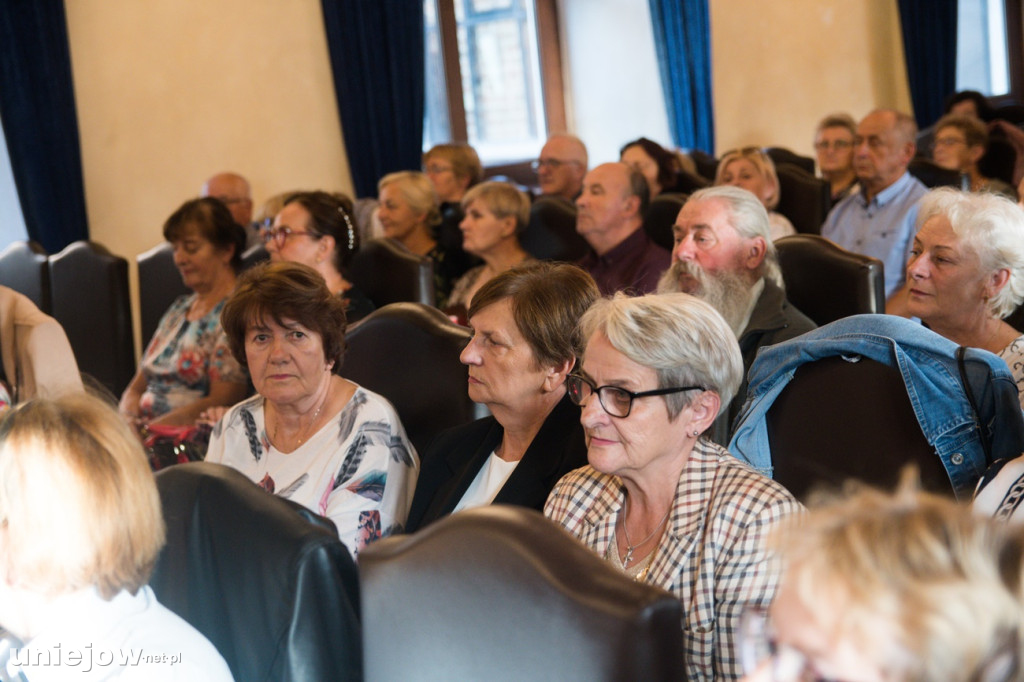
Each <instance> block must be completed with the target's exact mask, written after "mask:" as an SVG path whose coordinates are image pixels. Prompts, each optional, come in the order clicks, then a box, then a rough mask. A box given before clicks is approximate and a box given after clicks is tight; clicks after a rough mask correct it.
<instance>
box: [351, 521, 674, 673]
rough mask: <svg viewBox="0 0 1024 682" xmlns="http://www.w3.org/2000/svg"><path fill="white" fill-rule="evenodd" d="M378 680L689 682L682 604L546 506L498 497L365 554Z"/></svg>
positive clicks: (369, 632)
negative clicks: (609, 557)
mask: <svg viewBox="0 0 1024 682" xmlns="http://www.w3.org/2000/svg"><path fill="white" fill-rule="evenodd" d="M359 574H360V581H361V585H362V598H363V626H364V627H363V629H364V632H365V637H364V640H363V654H364V655H363V657H364V660H365V661H366V680H367V682H384V681H387V682H391V681H392V680H403V681H405V682H427V681H434V680H437V681H439V682H440V681H441V680H445V681H447V680H490V681H492V682H501V681H503V680H509V681H512V680H515V681H517V682H518V681H519V680H588V681H593V682H597V681H601V680H651V681H657V680H681V679H684V675H683V660H682V658H683V653H682V633H681V631H680V616H681V605H680V603H679V601H678V599H676V598H675V597H674V596H673V595H671V594H669V593H667V592H664V591H662V590H660V589H658V588H655V587H652V586H650V585H646V584H643V583H638V582H634V581H633V580H630V579H629V578H627V577H626V576H625V575H623V574H621V573H620V572H618V571H617V570H616V569H614V568H613V567H612V566H611V565H610V564H608V563H607V562H606V561H603V560H602V559H601V558H599V557H598V556H597V555H595V554H593V553H592V552H591V551H590V550H589V549H587V548H586V547H584V546H583V545H581V544H580V543H579V542H578V541H577V540H576V539H575V538H573V537H572V536H570V535H569V534H568V533H566V532H565V531H564V530H562V529H561V528H560V527H558V526H557V525H555V524H554V523H552V522H551V521H549V520H548V519H545V518H544V517H543V516H542V515H541V514H540V513H539V512H537V511H534V510H532V509H525V508H522V507H510V506H503V505H489V506H486V507H478V508H474V509H469V510H466V511H463V512H460V513H458V514H454V515H452V516H449V517H447V518H445V519H442V520H440V521H438V522H437V523H434V524H432V525H430V526H428V527H427V528H425V529H423V530H421V531H420V532H418V533H416V534H414V535H407V536H392V537H390V538H385V539H383V540H381V541H378V542H377V543H375V544H373V545H370V546H369V547H367V548H366V549H365V550H363V552H361V553H360V555H359Z"/></svg>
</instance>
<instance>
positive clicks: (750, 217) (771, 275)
mask: <svg viewBox="0 0 1024 682" xmlns="http://www.w3.org/2000/svg"><path fill="white" fill-rule="evenodd" d="M712 199H716V200H718V201H720V202H722V204H723V205H724V206H725V208H726V210H727V211H729V224H730V225H732V227H733V229H734V230H736V232H738V233H739V235H740V236H741V237H743V238H744V239H753V238H754V237H761V238H762V239H764V243H765V252H764V261H763V262H762V263H761V269H760V272H758V274H759V275H760V276H762V277H766V278H768V279H770V280H771V281H772V282H774V283H775V284H776V285H778V287H779V288H780V289H782V290H783V291H785V289H786V286H785V284H784V283H783V281H782V271H781V270H780V269H779V256H778V253H776V251H775V244H774V243H772V227H771V223H770V222H769V221H768V210H767V209H765V207H764V204H762V203H761V200H760V199H758V198H757V197H756V196H754V194H753V193H752V192H748V191H747V190H745V189H743V188H741V187H734V186H732V185H718V186H716V187H705V188H704V189H700V190H697V191H696V192H694V193H693V194H691V195H690V198H689V199H687V201H686V203H688V204H689V203H691V202H695V201H709V200H712Z"/></svg>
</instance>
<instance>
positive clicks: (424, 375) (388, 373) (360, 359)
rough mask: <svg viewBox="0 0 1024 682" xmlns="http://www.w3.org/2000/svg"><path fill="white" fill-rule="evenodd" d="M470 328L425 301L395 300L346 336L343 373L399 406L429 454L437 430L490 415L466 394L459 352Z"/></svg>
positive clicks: (410, 430) (419, 445)
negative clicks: (397, 301) (456, 322)
mask: <svg viewBox="0 0 1024 682" xmlns="http://www.w3.org/2000/svg"><path fill="white" fill-rule="evenodd" d="M469 338H470V332H469V330H468V329H466V328H465V327H460V326H459V325H456V324H454V323H452V322H451V321H450V320H449V319H448V317H447V316H446V315H445V314H444V313H442V312H441V311H439V310H437V309H436V308H433V307H431V306H428V305H425V304H422V303H393V304H391V305H388V306H385V307H384V308H379V309H377V310H375V311H374V312H372V313H371V314H370V315H368V316H366V317H364V318H363V319H362V320H360V322H359V323H358V324H357V325H355V326H354V327H353V328H352V330H351V331H350V332H349V334H348V335H347V337H346V341H347V342H348V350H347V351H346V352H345V363H344V366H343V368H342V374H343V375H344V376H345V377H346V378H348V379H351V380H352V381H354V382H356V383H357V384H360V385H361V386H363V387H365V388H368V389H370V390H371V391H375V392H377V393H380V394H381V395H383V396H384V397H385V398H387V399H388V400H389V401H391V404H393V405H394V406H395V410H397V412H398V416H399V417H400V418H401V420H402V425H403V426H404V427H405V431H406V434H407V435H408V436H409V440H411V441H412V444H413V445H415V446H416V451H417V452H419V453H423V452H424V451H426V448H427V445H429V444H430V441H431V440H432V439H433V438H434V436H435V435H437V433H438V432H439V431H441V430H443V429H446V428H448V427H451V426H458V425H459V424H465V423H466V422H469V421H471V420H473V419H477V418H479V417H483V416H485V415H486V414H487V411H486V408H484V407H483V406H482V405H477V404H476V403H474V402H473V401H471V400H470V399H469V396H468V395H467V393H466V376H467V374H466V367H465V366H464V365H463V364H462V363H461V362H459V354H460V353H461V352H462V349H463V348H464V347H465V346H466V344H467V343H468V342H469Z"/></svg>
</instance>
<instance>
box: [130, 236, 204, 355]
mask: <svg viewBox="0 0 1024 682" xmlns="http://www.w3.org/2000/svg"><path fill="white" fill-rule="evenodd" d="M135 263H136V266H137V267H138V269H139V320H140V325H141V328H142V343H143V346H146V345H148V344H149V340H150V339H152V338H153V332H155V331H156V328H157V326H159V324H160V318H161V317H163V315H164V313H165V312H167V309H168V308H170V307H171V304H172V303H174V299H176V298H178V297H179V296H181V295H183V294H189V293H192V292H191V291H190V290H189V288H188V287H186V286H185V283H184V282H182V281H181V273H180V272H178V268H177V267H176V266H175V265H174V247H173V246H171V244H170V243H168V242H163V243H162V244H158V245H157V246H154V247H153V248H152V249H150V250H149V251H146V252H145V253H140V254H139V255H138V256H136V257H135Z"/></svg>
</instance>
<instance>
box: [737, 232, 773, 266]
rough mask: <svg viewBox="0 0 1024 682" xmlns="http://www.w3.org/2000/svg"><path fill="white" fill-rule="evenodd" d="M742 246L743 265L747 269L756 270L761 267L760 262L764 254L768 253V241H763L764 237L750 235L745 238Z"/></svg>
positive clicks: (762, 260)
mask: <svg viewBox="0 0 1024 682" xmlns="http://www.w3.org/2000/svg"><path fill="white" fill-rule="evenodd" d="M743 248H744V258H743V265H744V266H745V267H746V268H747V269H748V270H756V269H757V268H759V267H761V263H762V262H764V256H765V254H766V253H768V242H766V241H765V239H764V237H751V238H750V239H748V240H746V243H745V244H744V245H743Z"/></svg>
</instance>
